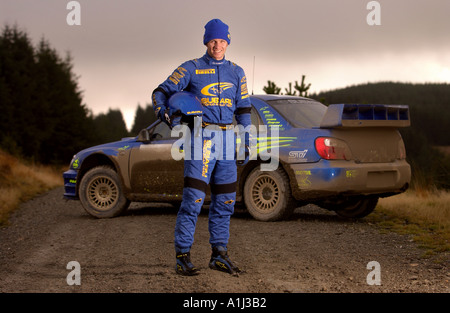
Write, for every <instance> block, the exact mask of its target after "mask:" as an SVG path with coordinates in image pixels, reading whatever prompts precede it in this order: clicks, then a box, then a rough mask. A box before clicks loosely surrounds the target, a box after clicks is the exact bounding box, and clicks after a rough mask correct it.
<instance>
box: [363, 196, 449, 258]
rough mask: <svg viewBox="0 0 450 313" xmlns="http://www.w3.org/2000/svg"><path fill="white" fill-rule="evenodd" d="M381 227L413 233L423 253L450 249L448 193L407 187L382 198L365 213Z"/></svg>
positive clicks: (413, 237)
mask: <svg viewBox="0 0 450 313" xmlns="http://www.w3.org/2000/svg"><path fill="white" fill-rule="evenodd" d="M367 220H368V221H369V222H373V223H374V224H376V225H377V226H379V227H381V229H384V230H388V231H394V232H397V233H400V234H409V235H412V239H413V240H414V241H415V242H417V243H418V244H419V246H421V247H422V248H425V253H424V257H427V256H431V255H436V254H438V253H441V252H444V253H443V254H442V257H443V258H444V257H445V256H446V255H447V254H448V252H449V251H450V193H449V192H446V191H433V192H424V191H423V190H421V191H420V192H415V191H408V192H405V193H403V194H399V195H396V196H393V197H388V198H382V199H380V200H379V202H378V206H377V208H376V210H375V211H374V212H373V213H372V214H371V215H369V216H368V217H367Z"/></svg>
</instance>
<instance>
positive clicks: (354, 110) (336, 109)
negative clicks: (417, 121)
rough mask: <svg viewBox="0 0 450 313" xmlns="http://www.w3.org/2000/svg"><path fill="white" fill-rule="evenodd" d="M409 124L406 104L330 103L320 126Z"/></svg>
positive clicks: (405, 125)
mask: <svg viewBox="0 0 450 313" xmlns="http://www.w3.org/2000/svg"><path fill="white" fill-rule="evenodd" d="M410 124H411V123H410V117H409V106H407V105H388V104H331V105H330V106H329V107H328V109H327V111H326V112H325V115H324V116H323V119H322V122H321V123H320V127H321V128H337V127H408V126H410Z"/></svg>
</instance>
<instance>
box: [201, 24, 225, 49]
mask: <svg viewBox="0 0 450 313" xmlns="http://www.w3.org/2000/svg"><path fill="white" fill-rule="evenodd" d="M213 39H223V40H226V41H227V42H228V44H230V40H231V36H230V32H229V31H228V25H227V24H225V23H224V22H222V21H221V20H219V19H213V20H210V21H209V22H208V23H207V24H206V25H205V35H204V36H203V44H204V45H206V44H207V43H208V42H210V41H211V40H213Z"/></svg>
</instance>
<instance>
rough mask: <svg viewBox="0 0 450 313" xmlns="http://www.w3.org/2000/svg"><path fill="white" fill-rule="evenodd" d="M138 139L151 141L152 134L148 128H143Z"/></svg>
mask: <svg viewBox="0 0 450 313" xmlns="http://www.w3.org/2000/svg"><path fill="white" fill-rule="evenodd" d="M137 141H141V142H149V141H150V135H149V133H148V130H147V129H143V130H141V131H140V132H139V135H138V138H137Z"/></svg>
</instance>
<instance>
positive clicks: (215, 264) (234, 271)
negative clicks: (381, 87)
mask: <svg viewBox="0 0 450 313" xmlns="http://www.w3.org/2000/svg"><path fill="white" fill-rule="evenodd" d="M209 268H212V269H214V270H218V271H222V272H226V273H229V274H231V275H235V276H238V274H239V273H240V272H241V270H240V269H239V268H238V267H237V266H235V265H234V264H233V262H231V260H230V257H229V256H228V253H227V248H226V247H222V246H217V247H213V248H212V254H211V260H210V261H209Z"/></svg>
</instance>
